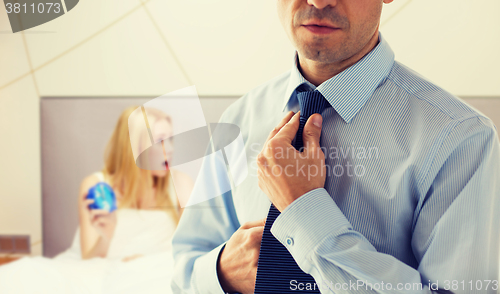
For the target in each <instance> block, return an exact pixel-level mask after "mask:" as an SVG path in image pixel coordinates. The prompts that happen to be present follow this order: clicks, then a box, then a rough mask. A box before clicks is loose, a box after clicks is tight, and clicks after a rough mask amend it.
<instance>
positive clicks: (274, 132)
mask: <svg viewBox="0 0 500 294" xmlns="http://www.w3.org/2000/svg"><path fill="white" fill-rule="evenodd" d="M293 115H294V112H293V111H289V112H288V113H287V114H286V115H285V117H284V118H283V119H282V120H281V121H280V123H279V124H278V125H277V126H276V127H275V128H274V129H273V130H272V131H271V132H270V133H269V136H268V137H267V139H266V142H267V141H269V140H271V139H272V138H273V137H274V136H276V134H277V133H278V132H279V131H280V130H281V128H282V127H283V126H284V125H286V123H287V122H289V121H290V119H291V118H292V117H293Z"/></svg>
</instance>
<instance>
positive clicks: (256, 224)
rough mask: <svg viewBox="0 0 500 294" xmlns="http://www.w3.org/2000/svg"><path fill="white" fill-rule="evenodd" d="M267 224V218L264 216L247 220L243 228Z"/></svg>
mask: <svg viewBox="0 0 500 294" xmlns="http://www.w3.org/2000/svg"><path fill="white" fill-rule="evenodd" d="M265 224H266V219H265V218H263V219H259V220H255V221H250V222H246V223H244V224H243V225H242V226H241V228H242V229H250V228H254V227H263V226H264V225H265Z"/></svg>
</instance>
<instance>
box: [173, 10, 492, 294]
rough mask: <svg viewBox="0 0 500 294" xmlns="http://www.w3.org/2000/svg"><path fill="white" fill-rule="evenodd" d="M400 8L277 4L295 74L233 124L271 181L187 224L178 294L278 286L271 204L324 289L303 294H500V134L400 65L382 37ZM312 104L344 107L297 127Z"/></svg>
mask: <svg viewBox="0 0 500 294" xmlns="http://www.w3.org/2000/svg"><path fill="white" fill-rule="evenodd" d="M390 2H392V0H277V4H278V11H279V17H280V20H281V22H282V24H283V26H284V28H285V31H286V32H287V34H288V36H289V38H290V39H291V41H292V42H293V44H294V46H295V47H296V49H297V55H296V60H295V64H294V66H293V68H292V70H291V71H290V72H288V73H286V74H284V75H282V76H280V77H278V78H276V79H274V80H272V81H270V82H268V83H266V84H264V85H262V86H260V87H258V88H256V89H254V90H252V91H251V92H250V93H248V94H247V95H245V96H244V97H242V98H241V99H239V100H238V101H237V102H236V103H234V104H233V105H232V106H231V107H230V108H229V109H228V110H227V111H226V112H225V113H224V115H223V117H222V118H221V121H222V122H228V123H233V124H236V125H238V126H239V127H240V128H241V131H242V134H243V137H244V140H245V148H246V151H247V156H248V159H249V164H250V165H251V167H252V168H251V170H252V171H256V172H251V173H250V176H249V177H248V178H247V179H246V180H245V181H244V182H243V183H242V184H241V185H239V186H237V187H235V188H233V190H232V191H231V192H228V193H225V194H224V195H222V196H221V197H217V198H214V199H212V200H210V201H208V202H207V203H204V204H203V205H204V206H203V207H204V209H194V208H191V209H190V208H188V209H186V210H185V212H184V215H183V217H182V219H181V221H180V223H179V228H178V230H177V232H176V234H175V236H174V239H173V248H174V257H175V261H176V266H175V273H176V274H175V277H174V279H173V282H172V287H173V289H174V292H177V293H182V292H185V293H224V292H229V293H233V292H234V293H237V292H239V293H253V292H254V289H255V287H256V277H257V275H258V274H257V273H258V272H259V279H260V280H266V278H267V280H270V281H273V279H276V280H279V279H278V278H279V277H280V275H281V274H280V272H279V271H275V276H274V277H272V276H269V277H266V273H265V269H263V268H262V267H263V266H262V263H263V261H269V262H270V264H271V266H272V265H273V262H274V264H275V266H276V269H278V268H279V265H280V261H277V260H276V261H273V260H272V259H273V258H272V256H273V255H269V256H271V257H270V258H267V259H265V258H262V256H261V258H260V260H259V255H262V252H260V251H261V250H262V249H261V240H262V239H263V238H266V237H265V236H266V233H263V232H264V224H265V221H266V216H267V215H268V211H270V210H269V205H270V202H269V200H270V201H271V202H272V204H273V207H275V208H276V209H277V210H279V212H278V213H279V216H278V217H277V218H276V220H274V223H271V224H270V225H272V227H271V229H270V233H272V237H273V238H275V239H276V240H278V241H279V243H281V244H279V246H284V247H285V248H286V249H287V250H288V252H289V254H290V255H291V258H293V260H294V261H295V262H296V264H297V265H298V267H300V270H302V271H303V272H304V273H305V274H307V275H310V276H311V277H312V278H314V280H313V281H315V283H314V285H313V284H311V283H299V282H298V281H296V280H290V282H289V285H288V287H289V288H290V291H296V292H300V291H302V290H311V288H313V287H314V288H315V289H319V291H320V292H321V293H388V292H394V293H496V291H497V289H498V287H499V285H498V267H499V265H498V264H499V248H500V242H499V230H498V224H499V223H500V219H499V214H498V213H497V212H498V211H499V208H500V205H499V197H498V196H500V186H499V185H497V184H496V182H497V181H498V180H499V175H500V171H499V163H500V157H499V143H498V138H497V133H496V131H495V127H494V126H493V124H492V123H491V121H490V120H489V119H488V118H486V117H484V116H483V115H482V114H480V113H478V112H477V111H476V110H474V109H473V108H471V107H470V106H468V105H466V104H465V103H463V102H462V101H461V100H459V99H458V98H456V97H454V96H452V95H451V94H449V93H447V92H445V91H444V90H442V89H440V88H439V87H437V86H435V85H433V84H432V83H430V82H428V81H426V80H425V79H424V78H422V77H420V76H418V75H417V74H416V73H414V72H412V71H411V70H410V69H408V68H406V67H404V66H403V65H401V64H399V63H398V62H395V61H394V54H393V52H392V51H391V49H390V47H389V46H388V44H387V43H386V42H385V40H384V39H383V38H382V36H381V35H380V34H379V32H378V28H379V23H380V16H381V10H382V6H383V4H384V3H385V4H388V3H390ZM301 91H314V92H310V93H318V92H319V93H320V94H321V97H324V99H326V101H327V102H328V105H327V106H330V107H327V108H326V109H322V110H319V111H317V113H316V114H313V115H312V116H310V117H309V118H308V119H307V118H306V119H307V120H306V121H307V122H306V123H305V126H304V124H303V123H301V120H302V116H301V114H300V113H296V114H294V112H297V111H299V110H303V104H302V103H303V102H301V101H302V100H300V99H299V96H300V95H302V94H300V93H303V92H301ZM315 95H316V94H315ZM318 101H319V100H318ZM302 112H304V111H302ZM283 117H284V118H283ZM299 130H300V131H299ZM297 131H299V133H303V135H302V136H300V135H298V137H301V138H302V139H303V147H304V148H302V150H296V149H295V148H294V147H296V141H297V140H300V138H299V139H297V138H295V136H296V133H297ZM294 138H295V139H294ZM205 164H206V165H210V163H205ZM217 177H218V176H217V174H216V172H215V171H214V176H213V178H215V179H217ZM206 184H207V183H203V182H201V181H199V182H198V183H196V187H195V190H196V189H197V188H198V189H203V186H204V185H206ZM207 204H208V205H207ZM200 205H201V204H200ZM200 207H201V206H200ZM269 215H271V214H269ZM263 235H264V237H263ZM262 248H264V246H263V243H262ZM266 250H267V249H266ZM258 265H260V266H259V268H258ZM259 279H257V284H259V283H261V281H259ZM281 286H283V285H281ZM268 289H272V285H271V288H268ZM313 290H314V289H313ZM259 291H260V292H261V293H262V290H259ZM264 292H265V291H264ZM280 293H281V292H280Z"/></svg>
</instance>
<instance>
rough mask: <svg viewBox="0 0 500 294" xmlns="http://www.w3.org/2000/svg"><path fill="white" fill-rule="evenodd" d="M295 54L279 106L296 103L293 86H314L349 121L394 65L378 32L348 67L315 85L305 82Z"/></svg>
mask: <svg viewBox="0 0 500 294" xmlns="http://www.w3.org/2000/svg"><path fill="white" fill-rule="evenodd" d="M297 61H298V55H297V53H296V54H295V62H294V66H293V68H292V71H291V75H290V80H289V83H288V88H287V90H286V93H285V101H284V105H283V109H284V110H285V109H287V108H288V109H289V108H290V105H296V104H297V102H296V101H294V100H296V99H297V98H296V96H295V95H292V94H293V92H294V91H295V89H296V88H297V87H298V86H300V85H302V84H307V85H308V86H309V87H310V88H311V89H313V90H314V89H317V90H318V91H319V92H320V93H321V94H322V95H323V96H324V97H325V98H326V100H327V101H328V102H329V103H330V104H331V105H332V107H333V108H334V109H335V111H336V112H337V113H338V114H339V115H340V117H342V119H343V120H344V121H345V122H346V123H349V122H350V121H351V120H352V118H353V117H354V116H355V115H356V114H357V113H358V112H359V110H360V109H361V108H362V107H363V105H364V104H365V103H366V101H368V98H370V97H371V96H372V95H373V92H375V89H377V88H378V86H379V85H380V84H381V83H382V82H383V81H384V80H385V78H386V77H387V76H388V75H389V72H390V71H391V68H392V66H393V64H394V52H393V51H392V49H391V48H390V47H389V44H387V42H386V41H385V40H384V39H383V38H382V34H381V33H379V43H378V44H377V46H375V48H373V50H372V51H370V52H369V53H368V54H367V55H365V56H364V57H363V58H362V59H360V60H359V61H358V62H356V63H355V64H353V65H352V66H351V67H349V68H347V69H345V70H344V71H342V72H341V73H339V74H337V75H336V76H334V77H332V78H331V79H329V80H327V81H325V82H323V83H322V84H321V85H319V86H318V87H315V86H314V85H313V84H311V83H310V82H309V81H307V80H306V79H305V78H304V77H303V76H302V74H301V73H300V71H299V69H298V67H297Z"/></svg>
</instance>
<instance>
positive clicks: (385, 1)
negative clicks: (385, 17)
mask: <svg viewBox="0 0 500 294" xmlns="http://www.w3.org/2000/svg"><path fill="white" fill-rule="evenodd" d="M392 1H394V0H384V3H385V4H389V3H391V2H392Z"/></svg>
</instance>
